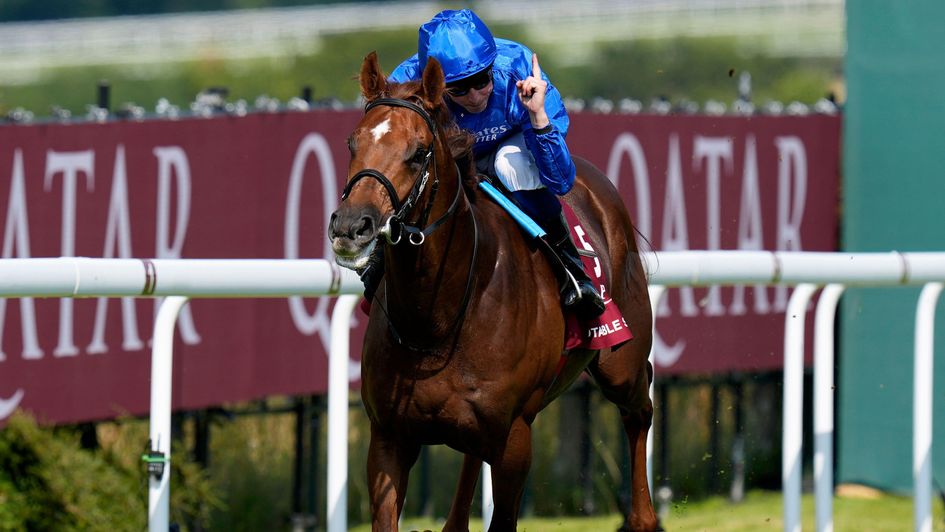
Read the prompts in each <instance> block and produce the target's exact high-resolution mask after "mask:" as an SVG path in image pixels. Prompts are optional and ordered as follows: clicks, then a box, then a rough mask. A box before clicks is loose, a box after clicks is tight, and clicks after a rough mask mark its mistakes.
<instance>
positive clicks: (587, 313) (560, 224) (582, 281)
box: [544, 214, 604, 319]
mask: <svg viewBox="0 0 945 532" xmlns="http://www.w3.org/2000/svg"><path fill="white" fill-rule="evenodd" d="M544 225H545V226H546V227H544V229H545V231H548V234H547V235H546V237H545V238H547V241H548V243H549V244H551V247H552V249H554V251H555V253H556V254H557V255H558V258H560V259H561V262H562V263H563V264H564V267H565V269H566V270H567V273H568V274H569V275H568V278H566V279H565V281H564V285H563V286H562V288H561V303H562V304H563V305H564V307H565V308H567V309H570V310H573V311H574V312H575V313H576V314H577V315H578V316H579V317H581V318H585V319H590V318H596V317H598V316H600V315H601V314H603V313H604V300H603V299H602V298H601V296H600V293H598V291H597V287H595V286H594V283H593V282H591V279H590V277H588V276H587V272H585V271H584V262H583V261H582V260H581V255H579V254H578V250H577V247H576V246H575V245H574V242H573V241H572V240H571V231H570V229H569V228H568V222H567V220H565V218H564V215H563V214H562V215H560V216H558V217H557V219H551V220H548V221H546V223H545V224H544ZM571 277H573V280H572V279H571ZM575 283H576V284H577V286H575Z"/></svg>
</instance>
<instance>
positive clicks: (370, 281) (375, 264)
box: [358, 242, 384, 303]
mask: <svg viewBox="0 0 945 532" xmlns="http://www.w3.org/2000/svg"><path fill="white" fill-rule="evenodd" d="M358 275H359V276H360V277H361V282H362V283H364V299H366V300H367V301H368V303H370V302H371V300H372V299H374V293H375V292H377V287H378V286H379V285H380V284H381V279H383V278H384V246H383V245H381V242H378V243H377V245H376V246H375V247H374V251H372V252H371V256H370V257H369V258H368V263H367V266H365V268H364V269H363V270H361V271H360V272H358Z"/></svg>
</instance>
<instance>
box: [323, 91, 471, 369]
mask: <svg viewBox="0 0 945 532" xmlns="http://www.w3.org/2000/svg"><path fill="white" fill-rule="evenodd" d="M382 105H383V106H388V107H403V108H405V109H409V110H411V111H413V112H415V113H417V114H418V115H420V117H421V118H423V120H424V122H426V124H427V127H428V128H430V132H431V133H432V134H433V140H432V141H431V143H430V145H429V146H428V147H427V153H426V156H425V157H424V160H423V163H422V165H421V166H420V170H419V172H417V176H416V178H415V179H414V184H413V186H412V187H411V188H410V192H409V193H408V194H407V197H406V199H404V200H403V201H401V200H400V198H399V197H398V196H397V190H396V188H395V187H394V185H393V183H391V181H390V179H389V178H388V177H387V176H386V175H384V173H383V172H380V171H378V170H375V169H373V168H365V169H363V170H359V171H358V172H357V173H356V174H354V177H352V178H351V180H350V181H349V182H348V184H347V185H345V188H344V191H343V192H342V195H341V199H342V201H344V200H345V199H346V198H347V197H348V195H349V194H350V193H351V190H352V188H354V185H355V184H357V183H358V182H359V181H360V180H362V179H364V178H366V177H369V178H372V179H374V180H376V181H378V182H379V183H380V184H381V185H382V186H383V187H384V189H385V190H386V191H387V195H388V196H389V199H390V202H391V206H392V207H393V209H394V214H392V215H391V216H390V217H388V218H387V221H386V222H385V223H384V227H383V228H382V229H381V231H379V235H378V238H380V236H384V237H385V238H386V240H387V242H388V243H389V244H390V245H391V246H396V245H397V244H399V243H400V242H401V241H402V239H403V234H404V233H406V234H407V241H408V242H409V243H410V244H412V245H414V246H420V245H422V244H423V243H424V242H425V241H426V238H427V236H429V235H430V234H432V233H433V232H434V231H436V230H437V229H438V228H440V227H441V226H442V225H443V223H444V222H446V220H447V219H449V218H450V217H451V216H452V215H453V214H454V213H455V212H456V209H457V208H458V207H459V203H460V198H461V196H462V195H463V185H462V183H461V182H460V179H461V176H460V172H459V166H458V165H457V164H456V161H455V160H454V161H453V165H454V167H455V168H456V179H457V183H456V195H455V196H454V197H453V201H452V203H451V204H450V206H449V207H448V208H447V209H446V212H445V213H443V214H442V215H441V216H440V217H439V218H437V219H436V220H434V221H433V222H431V223H430V224H429V225H426V227H424V224H426V221H427V218H428V217H429V215H430V212H431V211H432V209H433V202H434V200H435V198H436V193H437V191H438V190H439V187H440V177H439V174H438V172H437V165H436V143H437V139H438V135H437V128H436V124H435V123H434V121H433V118H432V117H431V116H430V114H429V113H427V111H426V110H425V109H424V108H423V107H421V106H419V105H417V104H415V103H413V102H411V101H408V100H403V99H400V98H378V99H377V100H374V101H372V102H370V103H368V104H367V106H365V108H364V112H365V113H367V112H368V111H370V110H371V109H373V108H375V107H378V106H382ZM431 161H432V163H433V183H432V184H431V185H430V197H429V199H428V200H427V203H426V205H425V207H424V209H423V211H422V212H421V214H420V217H419V218H418V219H417V221H416V223H414V224H408V223H406V222H405V221H404V220H405V218H406V217H407V215H408V214H410V212H412V211H413V209H414V207H415V206H416V205H415V204H416V202H417V200H419V199H420V197H421V196H422V194H423V191H424V189H425V188H426V185H427V182H428V180H429V177H430V172H429V167H430V163H431ZM469 214H470V216H471V217H472V222H473V251H472V254H471V256H470V261H469V273H468V274H467V277H466V287H465V290H464V293H463V299H462V301H461V303H460V307H459V311H458V312H457V314H456V317H455V318H454V319H453V322H452V324H451V325H450V328H449V329H448V333H447V336H450V335H452V334H453V333H454V332H458V330H459V328H460V326H461V324H462V322H463V321H464V320H465V316H466V309H467V307H468V306H469V299H470V296H471V294H472V280H473V269H474V267H475V264H476V256H477V254H478V250H479V227H478V224H477V222H476V216H475V215H474V214H473V213H472V211H470V213H469ZM378 306H379V307H380V308H381V310H382V312H383V313H384V316H385V317H386V318H387V325H388V329H389V330H390V332H391V335H392V336H393V337H394V340H395V341H396V342H397V344H398V345H401V346H404V347H406V348H408V349H411V350H414V351H420V350H423V349H430V348H432V347H434V346H432V345H431V346H426V347H424V346H418V345H416V344H409V343H406V342H405V341H404V339H403V338H402V337H401V335H400V334H399V333H398V332H397V330H396V328H395V327H394V322H393V320H391V317H390V314H389V313H388V312H387V309H386V307H387V306H388V304H387V290H385V291H384V304H383V305H378ZM456 339H457V340H458V335H457V337H456ZM454 346H455V342H454Z"/></svg>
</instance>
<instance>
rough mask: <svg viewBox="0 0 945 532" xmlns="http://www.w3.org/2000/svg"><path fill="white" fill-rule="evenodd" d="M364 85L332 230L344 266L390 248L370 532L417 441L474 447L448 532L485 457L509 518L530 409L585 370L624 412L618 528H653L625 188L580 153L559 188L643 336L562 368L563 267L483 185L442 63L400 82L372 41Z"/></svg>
mask: <svg viewBox="0 0 945 532" xmlns="http://www.w3.org/2000/svg"><path fill="white" fill-rule="evenodd" d="M360 83H361V92H362V94H363V96H364V98H365V99H366V101H367V102H368V103H367V106H366V110H365V114H364V117H363V118H362V119H361V121H360V123H359V124H358V125H357V127H356V129H355V130H354V132H353V133H352V134H351V136H350V138H349V139H348V146H349V149H350V151H351V164H350V166H349V169H348V173H349V177H348V182H347V186H346V187H345V192H344V194H343V195H342V202H341V205H340V206H339V207H338V209H337V210H336V211H335V212H334V213H333V214H332V216H331V222H330V224H329V233H330V237H331V242H332V249H333V251H334V253H335V257H336V260H337V262H338V264H339V265H341V266H343V267H348V268H352V269H355V270H359V269H362V268H364V266H365V265H366V263H367V261H368V257H369V256H370V254H371V253H372V252H373V250H374V248H375V246H383V253H384V258H385V262H384V264H385V266H384V268H385V271H384V279H385V280H384V282H383V283H382V284H381V286H380V288H379V289H378V291H377V294H376V295H375V297H374V298H373V302H372V307H371V312H370V319H369V321H368V325H367V333H366V336H365V339H364V352H363V354H362V359H361V364H362V370H361V378H362V384H361V395H362V398H363V400H364V406H365V408H366V410H367V415H368V417H369V418H370V422H371V443H370V447H369V451H368V459H367V473H368V487H369V491H370V498H371V512H372V516H373V529H374V530H397V521H398V517H399V515H400V512H401V510H402V508H403V504H404V495H405V493H406V491H407V477H408V474H409V472H410V468H411V467H412V466H413V464H414V462H415V461H416V460H417V456H418V454H419V451H420V446H421V445H433V444H446V445H448V446H450V447H452V448H453V449H456V450H457V451H459V452H461V453H464V454H465V459H464V462H463V468H462V472H461V474H460V480H459V486H458V487H457V491H456V494H455V496H454V499H453V503H452V506H451V509H450V513H449V516H448V518H447V521H446V524H445V526H444V530H451V531H452V530H464V531H465V530H468V527H469V508H470V505H471V504H472V498H473V493H474V490H475V486H476V482H477V479H478V476H479V472H480V469H481V466H482V461H483V460H485V461H486V462H487V463H489V464H490V465H491V466H492V481H493V490H494V491H493V500H494V504H495V506H494V511H493V520H492V525H491V527H490V528H489V530H492V531H496V530H515V527H516V522H517V519H518V511H519V503H520V501H521V497H522V491H523V488H524V484H525V480H526V476H527V474H528V469H529V466H530V464H531V456H532V450H531V446H532V434H531V424H532V421H534V419H535V416H536V415H537V414H538V412H539V411H540V410H541V409H542V408H543V407H545V406H546V405H547V404H548V403H549V402H550V401H551V400H553V399H554V398H555V397H556V396H557V395H559V394H560V393H561V392H562V391H564V389H566V388H567V386H568V385H570V383H571V382H572V381H573V380H574V379H575V378H576V377H577V376H578V375H579V374H580V373H581V371H584V370H586V371H588V372H589V373H590V374H591V375H592V376H593V377H594V379H595V380H596V381H597V384H598V385H599V386H600V388H601V391H602V392H603V394H604V396H605V397H606V398H607V399H609V400H610V401H611V402H613V403H614V404H615V405H617V407H618V408H619V409H620V412H621V414H622V419H623V425H624V428H625V430H626V433H627V437H628V438H629V442H630V459H631V463H632V475H633V481H632V489H633V493H632V504H631V511H630V515H629V516H627V518H626V521H625V523H623V524H622V526H621V529H624V530H626V529H632V530H655V529H657V528H658V526H659V525H658V523H657V518H656V514H655V513H654V511H653V506H652V503H651V500H650V492H649V488H648V486H647V477H646V436H647V432H648V430H649V428H650V423H651V420H652V417H653V406H652V403H651V401H650V398H649V394H648V387H649V383H650V381H651V379H652V367H651V366H650V365H649V363H648V362H647V355H648V352H649V350H650V343H651V327H652V316H651V312H650V303H649V297H648V294H647V288H646V278H645V275H644V270H643V267H642V264H641V261H640V255H639V254H638V251H637V246H636V243H635V240H634V236H635V230H634V228H633V226H632V224H631V221H630V217H629V215H628V214H627V210H626V208H625V207H624V205H623V203H622V202H621V200H620V197H619V195H618V194H617V191H616V190H615V189H614V187H613V185H612V184H611V182H610V181H608V180H607V178H606V177H605V176H604V175H602V174H601V173H600V171H598V170H597V169H595V168H594V167H592V166H591V165H590V164H589V163H587V162H586V161H583V160H580V159H575V163H576V165H577V169H578V178H577V182H576V184H575V186H574V188H573V190H572V191H571V192H570V193H568V194H567V195H566V196H565V201H567V202H568V203H569V204H570V205H571V206H572V207H573V209H574V211H575V212H576V213H577V215H578V217H579V218H580V220H581V221H582V224H583V227H584V228H585V230H587V231H588V232H589V233H590V240H591V242H592V244H593V246H594V248H595V249H596V250H597V251H598V253H599V255H600V258H601V262H602V264H603V267H604V270H605V271H606V275H607V279H608V280H609V283H610V294H611V296H612V297H613V300H614V301H615V302H616V304H617V305H618V307H619V308H620V310H621V312H622V313H623V316H624V317H625V318H626V320H627V322H628V323H629V324H630V326H631V327H632V329H633V333H634V334H635V338H634V339H633V340H631V341H629V342H627V343H625V344H623V345H622V346H621V347H619V348H618V349H616V350H609V349H607V350H603V351H599V352H592V351H585V352H571V353H570V354H569V355H568V357H567V359H566V360H568V363H566V364H565V367H564V369H563V370H561V371H559V361H560V360H562V349H563V345H564V336H565V317H564V315H563V313H562V310H561V303H560V300H559V294H558V285H557V281H556V277H555V273H554V272H553V270H552V268H551V266H550V265H549V262H548V260H547V259H546V258H545V257H544V256H543V255H542V253H541V252H540V251H539V250H537V249H536V247H535V245H534V243H530V242H529V240H528V237H526V236H524V234H523V232H522V231H521V230H519V228H518V226H516V225H515V223H514V222H513V221H512V219H511V218H510V217H509V216H508V215H507V213H505V211H503V210H502V209H501V208H500V207H499V206H498V205H496V204H495V203H494V202H493V201H491V200H489V199H488V198H487V197H486V196H485V195H484V194H483V193H482V192H480V191H479V190H478V189H477V188H476V187H475V185H474V183H475V179H476V177H475V174H474V172H473V170H472V168H473V167H472V164H471V152H470V151H469V147H470V145H471V143H472V140H471V136H470V135H469V134H468V133H466V132H463V131H461V130H460V129H458V128H457V127H456V126H455V124H454V123H453V122H452V120H451V118H450V115H449V110H448V108H447V107H446V105H445V104H444V101H443V95H444V90H445V86H444V79H443V72H442V70H441V68H440V65H439V64H438V63H437V61H436V60H435V59H432V58H431V59H430V60H429V62H428V64H427V66H426V68H425V70H424V72H423V78H422V79H421V80H420V81H417V82H410V83H405V84H393V83H389V82H387V80H386V76H385V74H384V73H382V72H381V70H380V68H379V66H378V61H377V56H376V54H374V53H372V54H371V55H369V56H368V57H367V58H366V59H365V61H364V63H363V65H362V67H361V73H360ZM458 163H459V164H458ZM562 422H563V423H567V422H568V420H566V419H565V420H562Z"/></svg>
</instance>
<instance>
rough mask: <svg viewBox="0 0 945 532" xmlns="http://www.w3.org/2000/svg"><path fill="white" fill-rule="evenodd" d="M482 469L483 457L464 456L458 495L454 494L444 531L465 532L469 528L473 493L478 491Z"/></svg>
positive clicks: (457, 489) (457, 487)
mask: <svg viewBox="0 0 945 532" xmlns="http://www.w3.org/2000/svg"><path fill="white" fill-rule="evenodd" d="M481 470H482V459H481V458H477V457H475V456H472V455H469V454H467V455H465V456H464V457H463V470H462V472H461V473H460V474H459V484H458V485H457V486H456V495H454V496H453V504H452V506H450V514H449V516H447V518H446V523H445V524H444V525H443V532H453V531H457V532H465V531H467V530H469V507H470V506H471V505H472V499H473V495H475V493H476V482H478V481H479V472H480V471H481Z"/></svg>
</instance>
